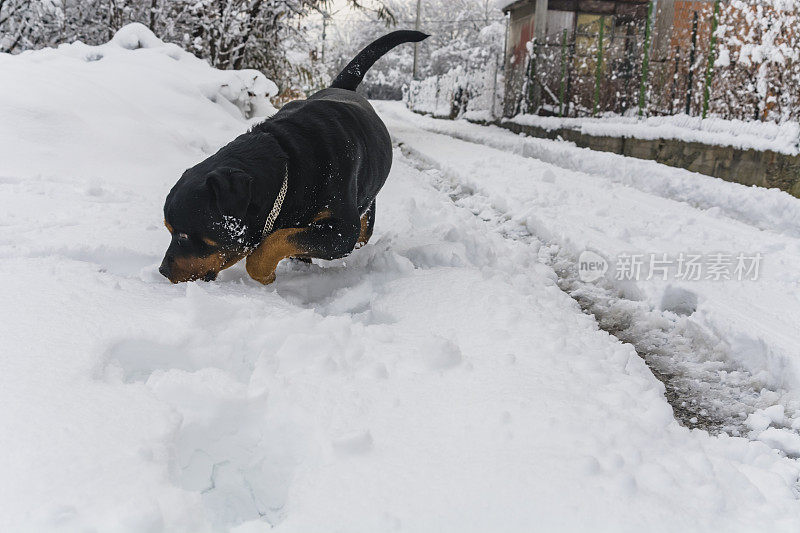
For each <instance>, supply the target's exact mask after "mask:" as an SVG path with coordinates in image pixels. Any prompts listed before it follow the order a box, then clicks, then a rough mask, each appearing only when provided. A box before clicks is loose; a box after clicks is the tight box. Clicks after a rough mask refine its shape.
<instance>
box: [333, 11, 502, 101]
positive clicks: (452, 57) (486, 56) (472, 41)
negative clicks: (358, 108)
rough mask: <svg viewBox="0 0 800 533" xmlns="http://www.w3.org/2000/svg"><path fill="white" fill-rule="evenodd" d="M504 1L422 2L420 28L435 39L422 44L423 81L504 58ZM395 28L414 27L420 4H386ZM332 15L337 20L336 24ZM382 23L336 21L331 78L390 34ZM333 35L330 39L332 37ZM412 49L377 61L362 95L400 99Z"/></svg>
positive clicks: (420, 69) (403, 48)
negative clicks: (358, 54) (375, 41)
mask: <svg viewBox="0 0 800 533" xmlns="http://www.w3.org/2000/svg"><path fill="white" fill-rule="evenodd" d="M503 3H504V0H422V3H421V5H422V12H421V25H420V29H421V30H422V31H424V32H426V33H429V34H430V35H431V36H430V37H429V38H428V39H427V40H425V41H423V42H422V43H420V46H419V57H418V68H417V73H418V75H419V77H421V78H426V77H429V76H435V75H442V74H446V73H448V72H450V71H451V70H453V69H455V68H457V67H462V68H465V69H467V70H481V71H483V70H487V69H488V70H492V69H493V68H494V64H495V61H496V60H497V59H498V58H500V59H501V58H502V47H503V36H504V31H505V23H504V22H503V21H502V18H503V15H502V13H501V12H500V10H499V9H498V8H497V5H499V4H503ZM385 6H386V7H388V9H389V10H390V11H391V12H392V14H393V15H394V18H395V20H396V22H397V28H402V29H413V28H414V22H415V19H416V6H417V1H416V0H386V1H385ZM335 18H336V17H334V21H335ZM386 31H388V30H387V27H386V25H385V24H382V23H381V22H380V21H376V20H369V19H366V18H365V20H363V21H356V20H352V18H351V20H349V21H345V22H344V23H337V27H336V30H335V32H336V33H335V34H332V32H331V29H329V30H328V32H329V39H330V40H331V42H330V44H329V45H328V46H329V51H328V52H327V55H328V57H329V58H331V59H332V61H331V62H330V63H329V67H328V68H329V69H330V72H331V74H334V73H335V72H337V71H338V70H339V69H340V68H342V67H344V65H346V64H347V62H348V61H350V59H351V58H352V55H353V54H354V53H355V52H356V51H357V50H359V49H360V48H361V47H363V46H365V45H366V44H367V43H369V42H370V41H372V40H373V39H376V38H377V37H379V36H380V35H382V34H384V33H386ZM331 37H332V38H331ZM413 55H414V47H413V46H410V45H406V46H400V47H398V48H396V49H394V50H393V51H392V52H390V53H389V54H387V55H386V56H385V57H384V58H383V59H381V61H379V62H378V63H377V64H376V65H375V66H374V67H373V68H372V69H370V71H369V72H368V73H367V76H366V77H365V80H364V83H363V84H362V86H363V88H364V91H365V92H366V93H367V94H369V95H370V96H372V97H391V96H399V88H400V87H401V86H402V85H403V84H404V83H407V82H409V81H410V80H411V72H412V63H413Z"/></svg>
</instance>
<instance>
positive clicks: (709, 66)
mask: <svg viewBox="0 0 800 533" xmlns="http://www.w3.org/2000/svg"><path fill="white" fill-rule="evenodd" d="M718 24H719V0H715V1H714V16H713V17H712V18H711V43H710V44H709V45H708V63H706V82H705V86H704V87H703V118H706V115H707V114H708V100H709V97H710V96H711V77H712V75H713V74H714V61H715V57H714V55H715V52H716V51H715V50H714V47H715V45H716V44H717V36H716V35H715V34H716V33H717V25H718Z"/></svg>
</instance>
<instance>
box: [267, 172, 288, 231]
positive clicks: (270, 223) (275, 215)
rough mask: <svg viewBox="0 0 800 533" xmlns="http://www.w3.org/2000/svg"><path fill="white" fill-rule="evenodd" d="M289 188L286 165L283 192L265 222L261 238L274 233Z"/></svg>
mask: <svg viewBox="0 0 800 533" xmlns="http://www.w3.org/2000/svg"><path fill="white" fill-rule="evenodd" d="M288 188H289V164H288V163H287V164H286V172H285V173H284V174H283V184H282V185H281V190H280V191H278V196H277V198H275V204H274V205H273V206H272V210H271V211H270V212H269V215H267V221H266V222H264V231H262V232H261V237H262V238H263V237H266V236H267V235H269V234H270V233H271V232H272V226H273V225H274V224H275V220H276V219H277V218H278V215H279V214H280V213H281V206H283V200H284V199H285V198H286V190H287V189H288Z"/></svg>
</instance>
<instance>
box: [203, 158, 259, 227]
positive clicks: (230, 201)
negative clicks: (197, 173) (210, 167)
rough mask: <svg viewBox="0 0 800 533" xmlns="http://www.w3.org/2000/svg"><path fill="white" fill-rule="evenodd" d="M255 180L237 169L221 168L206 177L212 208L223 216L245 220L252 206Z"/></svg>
mask: <svg viewBox="0 0 800 533" xmlns="http://www.w3.org/2000/svg"><path fill="white" fill-rule="evenodd" d="M252 182H253V178H252V177H251V176H250V175H249V174H247V173H246V172H244V171H242V170H239V169H236V168H221V169H217V170H215V171H214V172H212V173H210V174H209V175H208V176H207V177H206V187H207V188H208V191H209V193H210V196H211V207H212V208H213V207H216V208H217V210H219V212H220V213H221V214H223V215H227V216H232V217H236V218H239V219H243V218H244V216H245V213H246V212H247V207H248V206H249V205H250V197H251V187H252Z"/></svg>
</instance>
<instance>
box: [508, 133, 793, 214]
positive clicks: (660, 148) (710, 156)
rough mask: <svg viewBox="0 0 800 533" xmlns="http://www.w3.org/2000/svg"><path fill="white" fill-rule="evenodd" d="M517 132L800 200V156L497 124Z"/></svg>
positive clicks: (769, 151) (672, 140) (668, 140)
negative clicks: (678, 169) (679, 169)
mask: <svg viewBox="0 0 800 533" xmlns="http://www.w3.org/2000/svg"><path fill="white" fill-rule="evenodd" d="M497 125H498V126H500V127H502V128H506V129H509V130H511V131H513V132H515V133H524V134H526V135H530V136H532V137H540V138H545V139H556V138H558V137H561V138H562V139H564V140H565V141H570V142H573V143H575V144H576V145H577V146H579V147H581V148H590V149H592V150H598V151H601V152H613V153H615V154H620V155H626V156H630V157H636V158H639V159H651V160H653V161H658V162H659V163H663V164H665V165H669V166H671V167H678V168H685V169H686V170H690V171H692V172H698V173H700V174H705V175H707V176H713V177H715V178H720V179H723V180H725V181H732V182H735V183H741V184H743V185H758V186H759V187H770V188H771V187H775V188H778V189H781V190H783V191H786V192H788V193H789V194H791V195H793V196H796V197H798V198H800V156H792V155H786V154H782V153H779V152H773V151H771V150H767V151H758V150H741V149H738V148H733V147H730V146H716V145H710V144H702V143H697V142H686V141H681V140H677V139H652V140H648V139H635V138H631V137H601V136H595V135H586V134H583V133H581V132H580V131H577V130H573V129H568V128H560V129H555V130H546V129H544V128H540V127H536V126H522V125H520V124H516V123H514V122H508V121H503V122H500V123H498V124H497Z"/></svg>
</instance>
